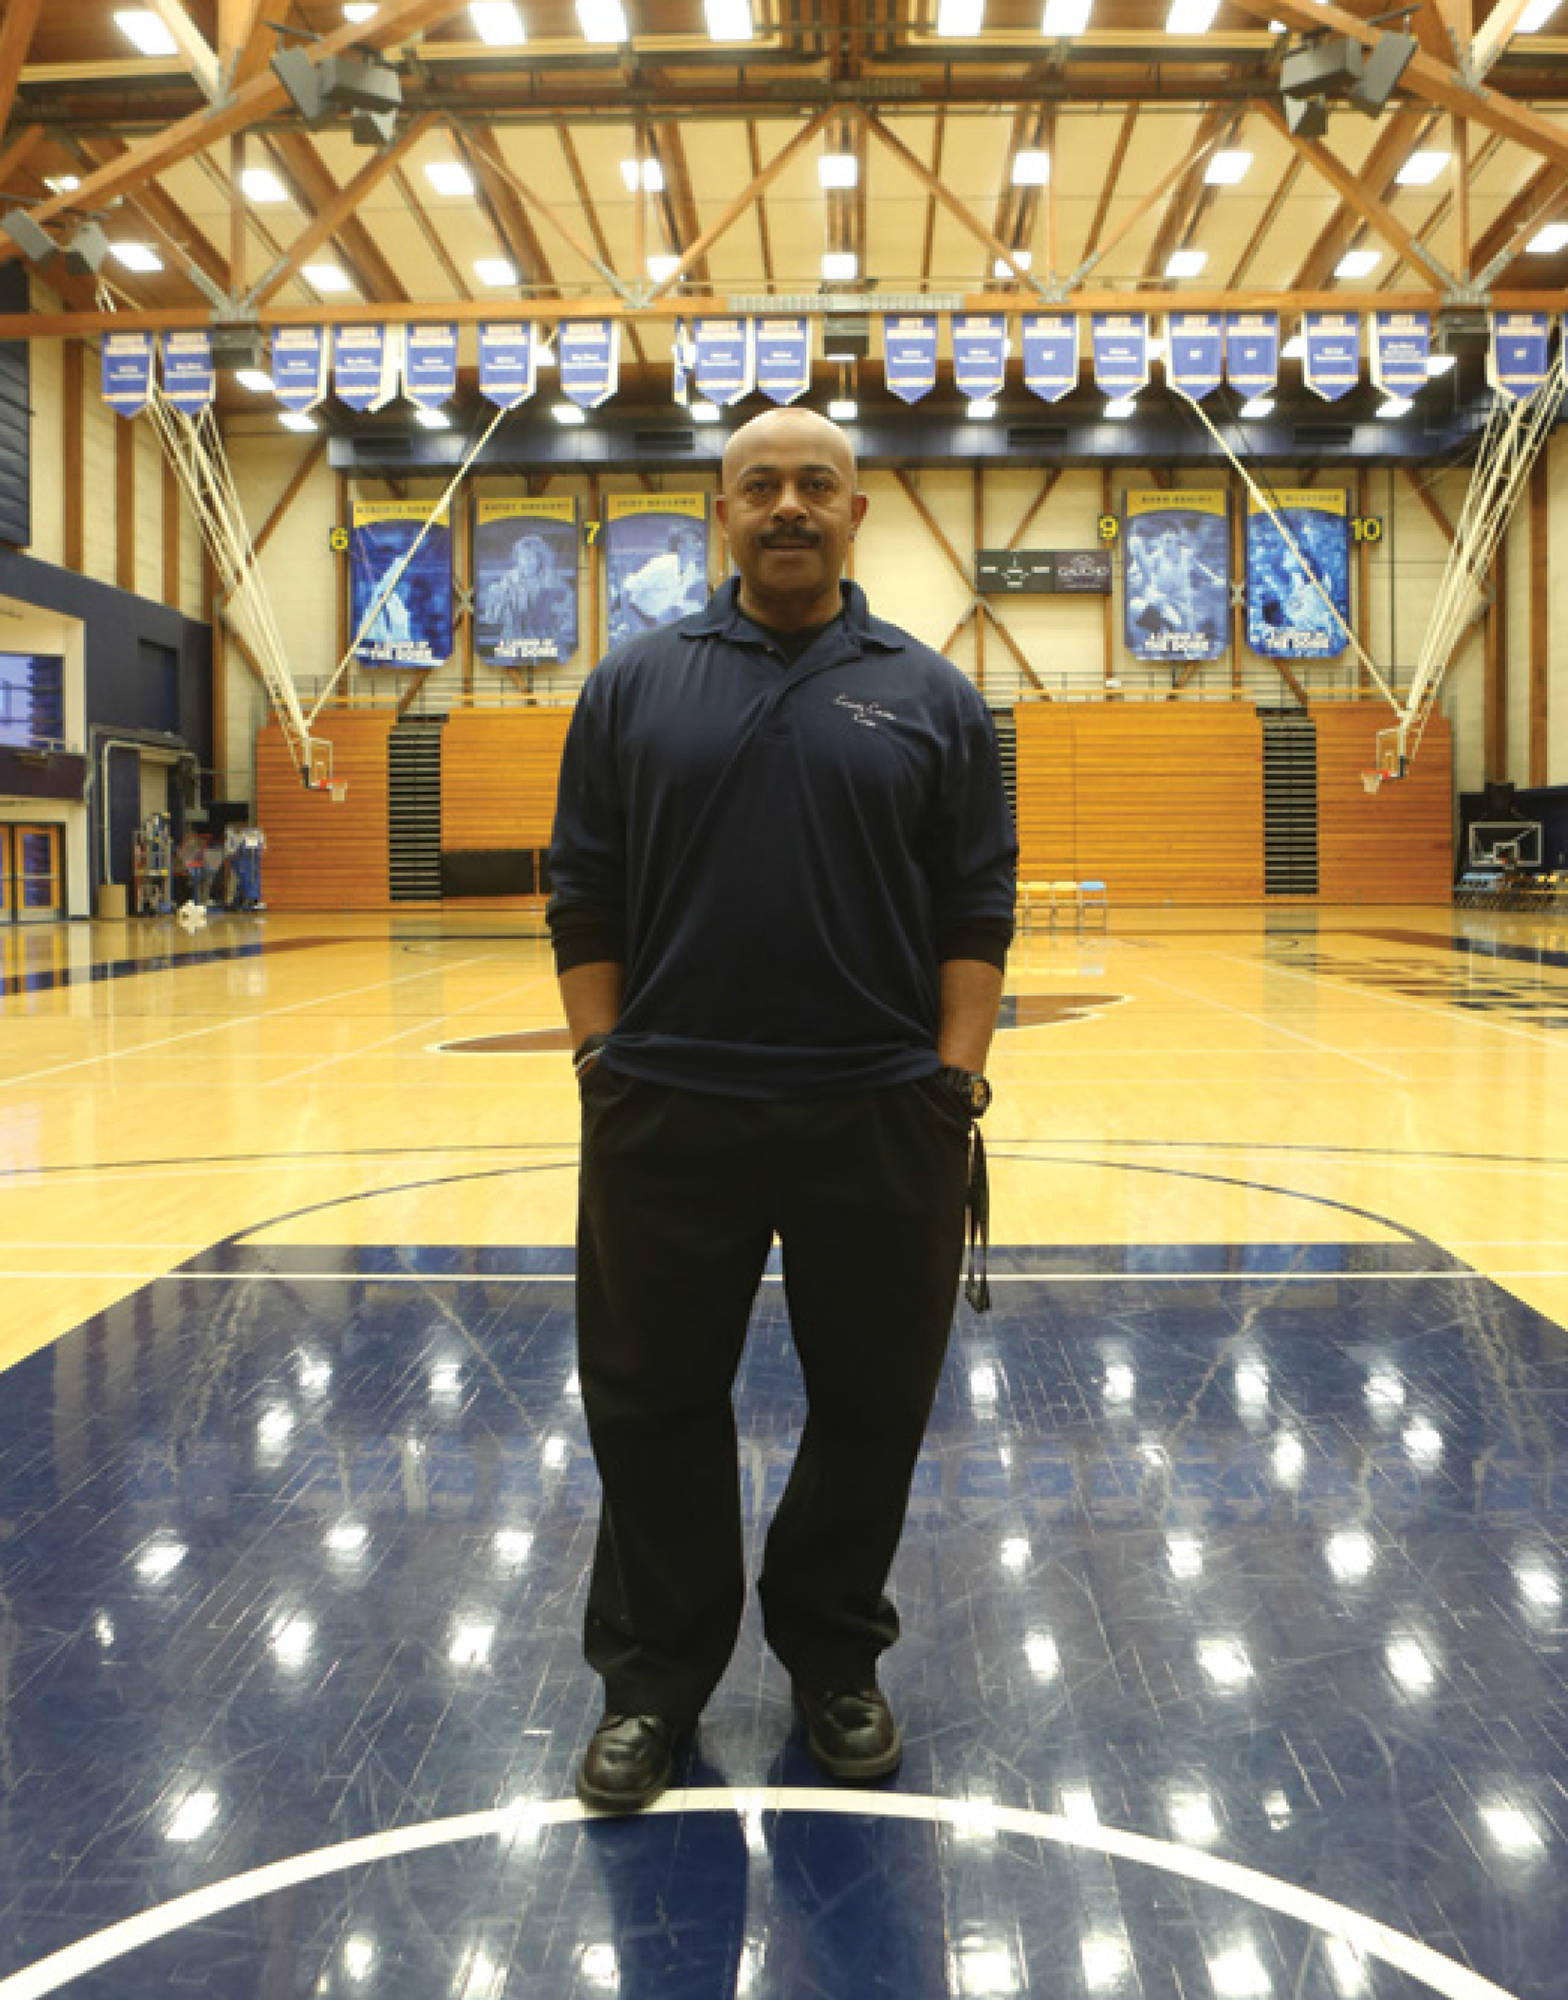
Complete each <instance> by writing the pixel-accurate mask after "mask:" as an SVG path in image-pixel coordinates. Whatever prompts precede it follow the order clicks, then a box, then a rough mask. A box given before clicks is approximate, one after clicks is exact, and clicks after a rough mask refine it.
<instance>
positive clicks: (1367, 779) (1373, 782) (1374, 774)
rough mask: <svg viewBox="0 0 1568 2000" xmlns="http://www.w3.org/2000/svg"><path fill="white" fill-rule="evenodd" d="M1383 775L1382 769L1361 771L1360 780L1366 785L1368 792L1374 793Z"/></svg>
mask: <svg viewBox="0 0 1568 2000" xmlns="http://www.w3.org/2000/svg"><path fill="white" fill-rule="evenodd" d="M1385 775H1386V774H1385V773H1384V772H1382V771H1363V772H1362V773H1361V782H1362V784H1363V785H1365V786H1366V788H1367V791H1368V793H1369V794H1371V793H1375V792H1376V791H1377V788H1378V786H1379V785H1381V784H1382V782H1383V779H1384V776H1385Z"/></svg>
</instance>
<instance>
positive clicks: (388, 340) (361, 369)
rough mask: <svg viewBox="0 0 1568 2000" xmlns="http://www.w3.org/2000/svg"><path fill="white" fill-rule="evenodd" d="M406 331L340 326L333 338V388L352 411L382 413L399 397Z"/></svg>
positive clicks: (391, 327) (392, 328) (393, 328)
mask: <svg viewBox="0 0 1568 2000" xmlns="http://www.w3.org/2000/svg"><path fill="white" fill-rule="evenodd" d="M401 331H402V329H401V328H400V327H394V326H340V327H339V328H338V329H337V330H336V332H335V333H334V334H333V336H332V388H333V393H334V394H335V395H336V397H337V399H338V401H339V402H340V403H346V404H347V405H348V407H349V408H350V409H351V410H379V409H382V408H384V407H385V405H386V404H388V403H390V402H391V400H392V398H393V397H394V396H395V395H396V394H397V384H398V373H399V368H400V364H401V362H402V358H403V353H402V344H401V341H400V338H399V336H400V334H401Z"/></svg>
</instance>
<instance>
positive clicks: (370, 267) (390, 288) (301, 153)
mask: <svg viewBox="0 0 1568 2000" xmlns="http://www.w3.org/2000/svg"><path fill="white" fill-rule="evenodd" d="M269 137H270V142H271V145H272V149H273V153H274V156H275V157H276V159H277V161H278V164H279V165H280V166H281V167H282V168H283V171H284V173H285V174H286V175H287V177H288V179H289V180H290V181H292V182H293V184H294V189H293V191H294V198H295V201H296V203H297V204H298V206H299V207H300V208H302V209H303V210H304V212H305V214H306V215H308V216H321V215H327V214H330V215H332V216H334V217H335V218H336V229H335V232H334V234H335V236H336V241H337V247H338V251H339V253H340V254H341V256H342V258H343V261H344V262H345V263H346V264H347V265H348V267H349V269H350V270H351V271H352V273H353V275H354V278H355V280H356V282H357V283H358V286H359V289H360V290H361V291H362V292H363V293H364V295H365V297H366V299H367V300H370V299H374V300H375V301H376V302H377V303H378V304H380V303H382V302H384V301H386V300H389V299H406V298H407V297H408V293H407V291H406V290H405V288H404V285H403V281H402V279H401V278H400V277H399V276H398V274H397V272H396V271H394V270H393V268H392V266H391V265H390V264H389V263H388V262H387V260H386V258H385V257H383V256H382V254H381V251H380V249H379V247H378V246H377V244H376V241H375V239H374V238H373V237H372V236H371V234H370V231H369V230H368V229H367V228H366V227H365V225H364V223H363V222H361V221H360V219H359V217H358V216H357V215H355V214H353V213H352V211H351V210H346V209H345V207H344V203H343V190H342V189H341V188H340V187H339V186H338V184H337V182H336V181H335V180H334V179H333V178H332V176H331V174H330V173H329V172H328V171H327V168H326V165H325V163H324V162H323V160H322V158H321V155H320V154H319V153H318V152H317V151H316V149H315V147H314V146H313V145H312V144H311V142H310V140H309V139H307V138H306V136H305V134H304V133H303V132H274V133H272V134H270V135H269ZM374 164H375V163H374V162H372V165H374ZM310 230H311V225H310V224H307V225H306V232H307V234H308V233H310ZM288 254H289V253H288V252H287V251H285V253H284V256H285V258H287V256H288ZM416 316H417V315H416Z"/></svg>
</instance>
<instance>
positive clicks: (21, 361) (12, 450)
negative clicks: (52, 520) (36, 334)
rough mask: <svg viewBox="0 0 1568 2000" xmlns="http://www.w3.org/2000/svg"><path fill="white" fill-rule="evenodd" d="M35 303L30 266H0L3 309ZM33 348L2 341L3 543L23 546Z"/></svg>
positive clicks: (29, 510)
mask: <svg viewBox="0 0 1568 2000" xmlns="http://www.w3.org/2000/svg"><path fill="white" fill-rule="evenodd" d="M29 304H30V300H29V297H28V283H27V267H26V265H25V264H5V265H0V312H6V313H25V312H26V311H27V310H28V307H29ZM30 351H31V350H30V349H29V347H28V344H27V342H26V341H25V340H0V542H9V543H10V544H11V546H12V547H13V548H18V549H25V548H26V546H27V544H28V543H29V542H30V541H31V540H32V539H33V474H32V441H33V412H32V406H31V388H30V370H29V367H28V358H29V354H30Z"/></svg>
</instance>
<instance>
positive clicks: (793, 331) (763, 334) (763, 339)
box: [757, 319, 811, 403]
mask: <svg viewBox="0 0 1568 2000" xmlns="http://www.w3.org/2000/svg"><path fill="white" fill-rule="evenodd" d="M757 387H758V388H759V389H760V390H761V391H762V393H763V395H764V396H766V397H767V398H768V400H769V402H772V403H793V402H796V401H797V400H798V399H799V398H800V397H802V396H804V395H805V393H806V391H807V390H808V389H809V388H810V387H811V321H810V320H809V319H759V320H758V321H757Z"/></svg>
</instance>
